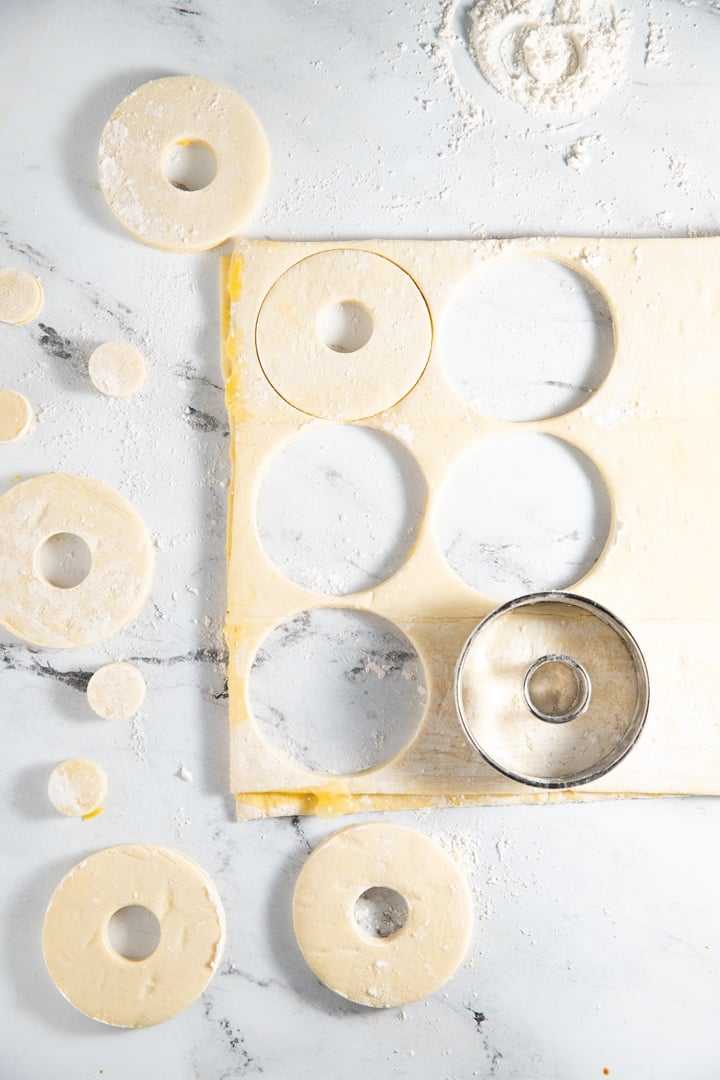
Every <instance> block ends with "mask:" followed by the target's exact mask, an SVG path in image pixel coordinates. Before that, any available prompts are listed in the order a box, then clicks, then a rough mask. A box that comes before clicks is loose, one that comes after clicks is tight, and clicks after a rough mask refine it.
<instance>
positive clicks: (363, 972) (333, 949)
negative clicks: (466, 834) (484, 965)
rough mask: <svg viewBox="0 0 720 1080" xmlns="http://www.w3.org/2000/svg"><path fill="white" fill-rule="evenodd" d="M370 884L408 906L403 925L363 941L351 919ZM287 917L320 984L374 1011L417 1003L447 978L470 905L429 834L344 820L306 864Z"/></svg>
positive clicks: (465, 940)
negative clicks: (390, 892) (343, 826)
mask: <svg viewBox="0 0 720 1080" xmlns="http://www.w3.org/2000/svg"><path fill="white" fill-rule="evenodd" d="M373 886H376V887H384V888H389V889H394V890H395V892H397V893H399V894H400V896H402V897H403V899H404V900H405V902H406V904H407V907H408V917H407V921H406V922H405V924H404V926H403V927H402V929H400V930H398V931H397V932H396V933H395V934H392V935H391V936H389V937H383V938H381V937H377V938H374V937H371V936H370V935H369V934H367V933H366V932H365V931H364V930H361V929H360V927H359V926H358V925H357V923H356V922H355V919H354V916H353V910H354V907H355V903H356V901H357V899H358V898H359V897H360V896H361V895H362V894H363V893H364V892H365V891H366V890H367V889H369V888H371V887H373ZM293 923H294V926H295V934H296V936H297V940H298V944H299V945H300V949H301V951H302V954H303V956H304V957H305V959H306V960H307V962H308V964H309V965H310V967H311V968H312V970H313V971H314V972H315V974H316V975H317V977H318V978H319V979H320V980H321V981H322V982H324V983H325V985H326V986H328V987H329V988H330V989H331V990H334V991H335V992H336V993H337V994H341V995H342V996H343V997H345V998H348V999H349V1000H350V1001H357V1002H358V1003H359V1004H361V1005H372V1006H375V1007H376V1008H380V1007H389V1006H400V1005H407V1004H408V1003H409V1002H411V1001H418V1000H419V999H420V998H424V997H427V995H428V994H431V993H433V991H435V990H437V989H439V987H441V986H443V984H444V983H446V982H447V980H448V979H449V978H450V976H451V975H452V974H453V973H454V972H455V970H456V969H457V967H458V965H459V964H460V963H461V961H462V959H463V957H464V956H465V953H466V952H467V948H468V945H469V943H470V936H471V929H472V907H471V903H470V895H469V892H468V888H467V885H466V883H465V881H464V880H463V877H462V875H461V873H460V871H459V869H458V867H457V865H456V863H455V862H454V861H453V860H452V859H451V858H450V856H449V855H448V854H447V853H446V852H445V851H443V849H442V848H440V847H438V846H437V844H435V843H434V842H433V841H432V840H430V839H428V837H426V836H423V835H422V834H421V833H417V832H415V831H414V830H412V829H407V828H403V827H401V826H399V825H378V824H370V825H351V826H350V827H349V828H347V829H342V830H341V831H340V832H337V833H334V834H333V835H332V836H330V837H329V838H328V839H327V840H325V841H323V843H321V844H320V845H319V846H318V847H316V848H315V850H314V851H313V853H312V854H311V855H310V857H309V859H308V860H307V862H306V863H305V866H304V867H303V869H302V870H301V872H300V876H299V878H298V881H297V885H296V886H295V896H294V899H293Z"/></svg>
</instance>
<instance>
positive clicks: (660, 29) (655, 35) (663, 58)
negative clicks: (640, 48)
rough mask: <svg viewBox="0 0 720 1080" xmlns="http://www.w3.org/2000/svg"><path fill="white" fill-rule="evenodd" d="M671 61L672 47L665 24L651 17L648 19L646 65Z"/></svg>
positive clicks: (658, 64) (656, 64)
mask: <svg viewBox="0 0 720 1080" xmlns="http://www.w3.org/2000/svg"><path fill="white" fill-rule="evenodd" d="M669 63H670V48H669V46H668V40H667V33H666V30H665V27H664V26H660V25H659V24H658V23H656V22H655V21H654V19H653V18H652V17H651V18H650V19H649V20H648V32H647V38H646V39H645V66H646V67H658V66H660V65H662V64H669Z"/></svg>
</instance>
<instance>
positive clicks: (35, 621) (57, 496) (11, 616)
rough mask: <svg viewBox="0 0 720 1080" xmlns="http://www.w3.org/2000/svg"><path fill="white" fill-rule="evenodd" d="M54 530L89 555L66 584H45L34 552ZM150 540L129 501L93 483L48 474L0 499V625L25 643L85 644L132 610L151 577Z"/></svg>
mask: <svg viewBox="0 0 720 1080" xmlns="http://www.w3.org/2000/svg"><path fill="white" fill-rule="evenodd" d="M60 533H71V534H74V535H77V536H79V537H80V538H81V539H82V540H84V542H85V543H86V544H87V546H88V548H89V549H90V555H91V557H92V566H91V569H90V573H89V574H88V576H87V577H86V578H85V580H84V581H82V582H80V584H79V585H76V586H75V587H74V588H69V589H63V588H57V587H56V586H55V585H51V584H50V582H49V581H47V580H46V579H45V578H44V577H43V576H42V574H41V572H40V570H39V568H38V554H39V552H40V550H41V549H42V547H43V545H44V544H45V542H46V541H47V540H49V539H50V538H51V537H53V536H57V535H58V534H60ZM153 564H154V552H153V545H152V540H151V537H150V535H149V533H148V531H147V529H146V527H145V525H144V523H143V522H142V520H141V518H140V517H139V515H138V514H137V513H136V512H135V510H134V509H133V508H132V506H131V505H130V503H129V502H127V501H126V500H125V499H123V498H122V496H121V495H119V494H118V493H117V492H116V491H114V490H113V489H112V488H110V487H108V486H107V485H106V484H102V483H100V482H99V481H98V480H90V479H88V478H87V477H84V476H73V475H71V474H69V473H48V474H47V475H45V476H37V477H34V478H33V479H32V480H26V481H24V483H22V484H17V485H16V486H15V487H13V488H11V489H10V490H9V491H7V492H5V494H4V495H2V496H0V624H2V625H3V626H5V627H6V628H7V629H8V630H10V631H11V633H13V634H16V635H17V637H20V638H22V639H23V640H24V641H28V642H30V644H32V645H41V646H44V647H46V648H55V649H61V648H72V647H75V646H78V645H92V644H95V643H96V642H98V641H102V640H103V639H105V638H107V637H109V636H110V635H111V634H114V633H115V631H117V630H119V629H120V628H121V627H123V626H125V624H126V623H128V622H129V621H130V619H132V618H133V617H134V616H135V615H136V614H137V613H138V611H139V610H140V607H141V606H142V604H143V601H144V600H145V597H146V596H147V593H148V591H149V589H150V583H151V581H152V572H153Z"/></svg>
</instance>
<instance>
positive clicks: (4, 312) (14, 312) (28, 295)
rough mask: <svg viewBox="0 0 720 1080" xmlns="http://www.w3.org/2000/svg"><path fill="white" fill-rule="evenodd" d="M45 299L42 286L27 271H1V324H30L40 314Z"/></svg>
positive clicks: (9, 269)
mask: <svg viewBox="0 0 720 1080" xmlns="http://www.w3.org/2000/svg"><path fill="white" fill-rule="evenodd" d="M44 299H45V294H44V292H43V287H42V285H41V284H40V282H39V280H38V279H37V278H36V277H34V276H33V275H32V274H29V273H28V272H27V270H15V269H11V268H8V269H0V322H5V323H12V324H13V325H14V326H20V325H21V324H22V323H27V322H30V321H31V319H35V318H37V316H38V315H39V314H40V312H41V310H42V306H43V301H44Z"/></svg>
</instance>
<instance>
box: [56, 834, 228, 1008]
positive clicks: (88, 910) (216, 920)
mask: <svg viewBox="0 0 720 1080" xmlns="http://www.w3.org/2000/svg"><path fill="white" fill-rule="evenodd" d="M133 906H140V907H145V908H147V909H148V910H149V911H151V912H152V914H153V915H155V917H156V918H157V920H158V922H159V924H160V942H159V944H158V946H157V948H156V949H155V951H154V952H152V953H151V954H150V955H149V956H146V957H145V959H144V960H129V959H127V958H126V957H124V956H121V955H120V953H118V952H116V951H115V950H114V949H113V947H112V945H111V944H110V941H109V938H108V924H109V922H110V919H111V918H112V917H113V915H114V914H115V913H116V912H117V911H120V910H121V909H122V908H124V907H133ZM42 941H43V953H44V956H45V963H46V964H47V968H48V971H49V972H50V976H51V978H52V980H53V982H54V983H55V985H56V986H57V988H58V990H59V991H60V993H61V994H63V995H64V997H66V998H67V1000H68V1001H69V1002H70V1004H71V1005H74V1006H75V1008H76V1009H79V1010H80V1012H83V1013H85V1015H86V1016H89V1017H91V1018H92V1019H93V1020H101V1021H102V1022H103V1023H106V1024H113V1025H115V1026H116V1027H126V1028H140V1027H150V1026H151V1025H153V1024H161V1023H162V1022H163V1021H164V1020H169V1019H170V1017H172V1016H175V1015H176V1014H177V1013H179V1012H181V1011H182V1010H183V1009H185V1008H187V1006H188V1005H191V1004H192V1002H193V1001H195V1000H196V998H198V997H199V996H200V994H201V993H202V992H203V990H204V989H205V987H206V986H207V984H208V983H209V982H210V980H211V978H212V976H213V974H214V972H215V969H216V967H217V965H218V963H219V961H220V958H221V956H222V951H223V948H224V945H225V914H224V912H223V907H222V903H221V901H220V897H219V896H218V893H217V891H216V889H215V886H214V885H213V882H212V881H211V879H210V878H209V877H208V875H207V874H206V873H205V871H204V870H202V869H201V868H200V867H199V866H198V865H197V864H196V863H194V862H193V861H192V859H189V858H188V857H187V856H186V855H183V854H181V852H179V851H175V850H173V849H172V848H165V847H151V846H150V845H146V844H122V845H119V846H118V847H111V848H105V849H104V850H103V851H97V852H95V854H94V855H89V856H88V858H87V859H83V861H82V862H80V863H78V865H77V866H76V867H74V869H72V870H71V871H70V873H69V874H67V876H66V877H64V878H63V880H62V881H61V882H60V884H59V885H58V887H57V889H56V890H55V892H54V894H53V897H52V899H51V901H50V904H49V907H48V910H47V914H46V915H45V923H44V926H43V937H42Z"/></svg>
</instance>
